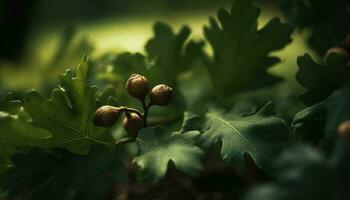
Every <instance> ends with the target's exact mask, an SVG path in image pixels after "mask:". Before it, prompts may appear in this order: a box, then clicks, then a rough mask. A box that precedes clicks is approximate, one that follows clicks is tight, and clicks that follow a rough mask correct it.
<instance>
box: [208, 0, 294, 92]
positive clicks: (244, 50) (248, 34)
mask: <svg viewBox="0 0 350 200" xmlns="http://www.w3.org/2000/svg"><path fill="white" fill-rule="evenodd" d="M259 15H260V9H259V8H257V7H254V6H253V5H252V2H251V0H235V1H234V2H233V4H232V6H231V10H230V13H229V12H228V11H226V10H224V9H221V10H219V11H218V14H217V18H218V21H216V20H215V19H214V18H210V20H209V22H210V25H209V26H208V27H205V28H204V34H205V37H206V39H207V40H208V41H209V43H210V45H211V47H212V49H213V52H214V60H213V61H212V63H211V64H210V65H209V66H208V70H209V72H210V75H211V77H212V82H213V84H214V87H215V88H216V90H215V91H217V92H218V93H219V94H220V95H222V96H232V95H235V94H237V93H239V92H243V91H246V90H251V89H255V88H260V87H263V86H268V85H272V84H275V83H277V82H278V81H280V80H281V78H279V77H276V76H273V75H270V74H268V72H267V69H268V68H269V67H271V66H272V65H274V64H276V63H278V62H279V59H278V58H277V57H274V56H269V54H270V53H271V52H273V51H276V50H279V49H282V48H283V47H285V46H286V45H287V44H288V43H289V42H291V38H290V36H291V33H292V28H291V27H289V26H287V25H286V24H283V23H281V22H280V20H279V19H278V18H273V19H272V20H270V21H269V22H268V23H267V24H266V25H265V26H264V27H263V28H261V29H258V18H259ZM219 24H220V25H219Z"/></svg>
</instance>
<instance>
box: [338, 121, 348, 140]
mask: <svg viewBox="0 0 350 200" xmlns="http://www.w3.org/2000/svg"><path fill="white" fill-rule="evenodd" d="M338 135H339V137H342V138H346V139H350V121H345V122H343V123H341V124H340V125H339V126H338Z"/></svg>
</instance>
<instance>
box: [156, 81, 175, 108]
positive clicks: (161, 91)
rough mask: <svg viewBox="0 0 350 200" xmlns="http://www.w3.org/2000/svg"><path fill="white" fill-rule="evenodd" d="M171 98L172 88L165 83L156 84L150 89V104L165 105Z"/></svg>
mask: <svg viewBox="0 0 350 200" xmlns="http://www.w3.org/2000/svg"><path fill="white" fill-rule="evenodd" d="M172 98H173V89H172V88H171V87H169V86H167V85H164V84H160V85H156V86H155V87H153V88H152V90H151V96H150V100H151V102H150V103H151V105H158V106H165V105H167V104H169V103H170V102H171V100H172Z"/></svg>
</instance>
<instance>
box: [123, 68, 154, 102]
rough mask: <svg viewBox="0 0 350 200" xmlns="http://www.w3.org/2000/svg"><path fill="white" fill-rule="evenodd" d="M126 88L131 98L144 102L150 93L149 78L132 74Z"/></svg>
mask: <svg viewBox="0 0 350 200" xmlns="http://www.w3.org/2000/svg"><path fill="white" fill-rule="evenodd" d="M125 87H126V90H127V91H128V93H129V94H130V95H131V96H133V97H135V98H136V99H139V100H141V101H143V100H144V99H145V97H146V96H147V94H148V93H149V82H148V80H147V78H146V77H144V76H141V75H139V74H132V75H131V76H130V78H129V79H128V80H127V81H126V85H125Z"/></svg>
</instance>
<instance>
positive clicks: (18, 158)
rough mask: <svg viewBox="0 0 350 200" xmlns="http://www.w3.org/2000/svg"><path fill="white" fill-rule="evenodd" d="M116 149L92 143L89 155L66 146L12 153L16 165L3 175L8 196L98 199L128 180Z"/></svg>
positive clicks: (2, 183)
mask: <svg viewBox="0 0 350 200" xmlns="http://www.w3.org/2000/svg"><path fill="white" fill-rule="evenodd" d="M116 155H117V153H116V151H115V149H112V148H106V147H104V146H102V145H98V146H93V147H92V148H91V151H90V154H89V155H76V154H73V153H71V152H68V151H66V150H63V149H58V150H54V151H52V152H50V153H45V152H43V151H42V150H39V149H32V150H31V151H30V152H28V153H25V154H16V155H15V156H14V157H13V162H14V165H15V167H14V168H13V169H11V170H9V171H8V172H6V173H5V174H4V175H3V176H2V177H1V185H2V188H3V189H5V191H6V192H7V193H8V198H11V199H12V198H13V199H16V197H17V198H18V197H19V196H21V195H23V194H24V195H27V198H26V199H29V200H38V199H39V200H40V199H52V200H62V199H70V200H96V199H103V197H104V196H105V195H106V193H107V192H111V191H112V189H113V188H112V187H113V185H114V184H115V183H116V182H121V181H122V182H125V181H126V180H127V177H126V175H125V174H124V166H123V164H122V163H121V161H120V160H119V158H118V157H117V156H116Z"/></svg>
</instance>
